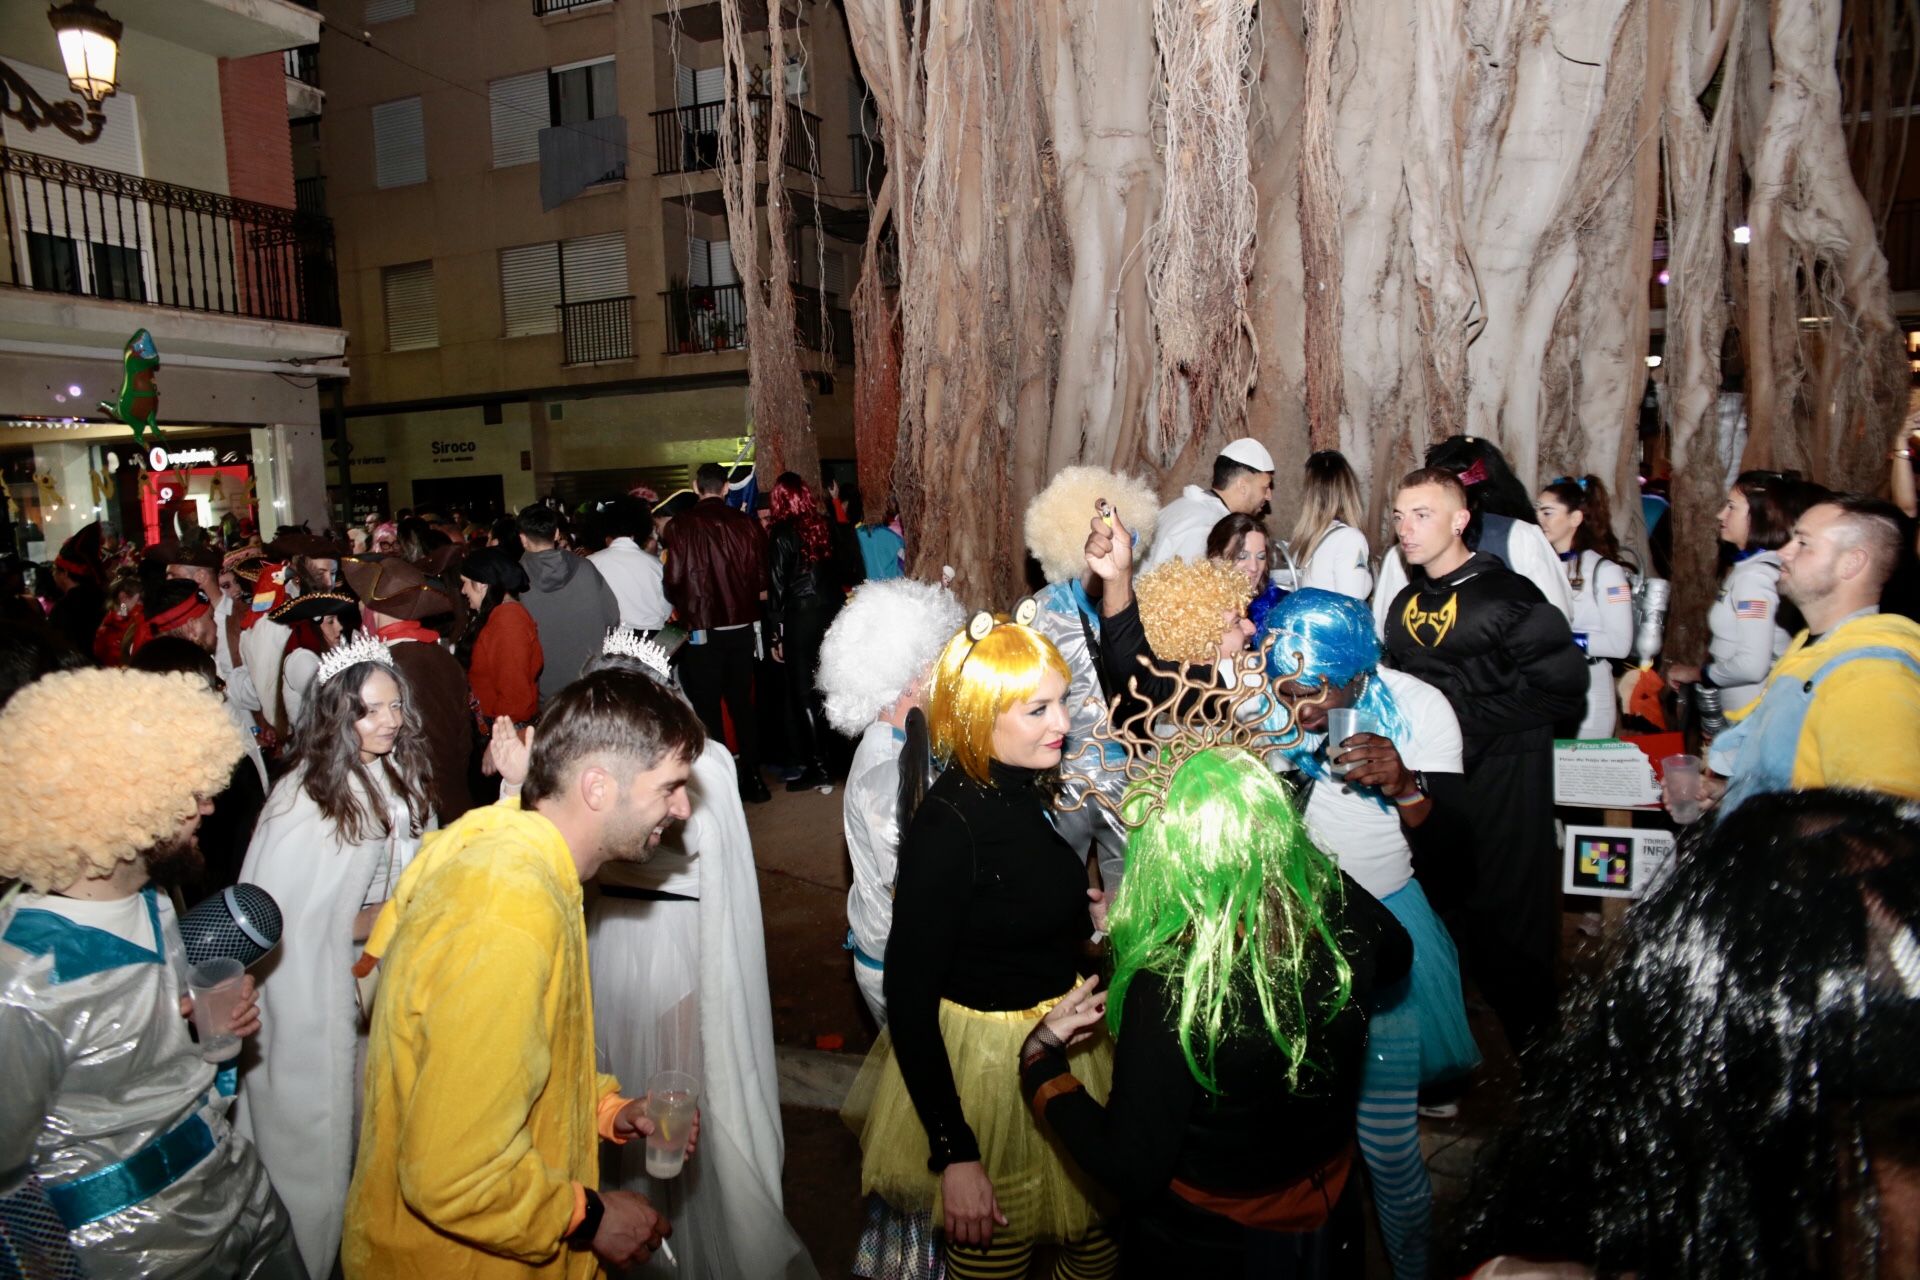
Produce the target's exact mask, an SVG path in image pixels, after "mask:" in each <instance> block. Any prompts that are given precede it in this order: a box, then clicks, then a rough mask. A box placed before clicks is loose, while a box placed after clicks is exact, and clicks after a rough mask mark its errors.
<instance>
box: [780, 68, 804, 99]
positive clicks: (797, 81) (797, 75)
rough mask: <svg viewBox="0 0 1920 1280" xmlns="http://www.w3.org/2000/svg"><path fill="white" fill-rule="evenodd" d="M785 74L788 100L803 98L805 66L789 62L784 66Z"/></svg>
mask: <svg viewBox="0 0 1920 1280" xmlns="http://www.w3.org/2000/svg"><path fill="white" fill-rule="evenodd" d="M785 73H786V77H787V96H788V97H789V98H800V97H805V96H806V92H807V64H806V63H804V62H789V63H787V64H786V68H785Z"/></svg>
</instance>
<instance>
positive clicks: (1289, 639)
mask: <svg viewBox="0 0 1920 1280" xmlns="http://www.w3.org/2000/svg"><path fill="white" fill-rule="evenodd" d="M1269 639H1271V640H1272V646H1271V648H1269V649H1268V650H1267V674H1268V675H1269V676H1271V677H1272V678H1273V679H1275V680H1281V679H1289V678H1290V679H1292V680H1294V681H1296V682H1298V683H1299V684H1302V685H1304V686H1306V687H1307V688H1309V689H1319V688H1323V687H1325V686H1328V685H1332V686H1335V687H1339V686H1343V685H1347V684H1351V683H1352V682H1353V681H1354V679H1355V678H1356V677H1358V676H1362V675H1372V674H1373V673H1374V671H1375V669H1376V668H1377V667H1378V666H1379V664H1380V638H1379V636H1378V635H1376V634H1375V633H1374V630H1373V613H1372V611H1371V610H1369V609H1368V608H1367V606H1366V603H1365V602H1364V601H1360V600H1355V599H1354V598H1353V597H1352V596H1343V595H1341V594H1340V593H1339V592H1336V591H1322V590H1320V589H1319V588H1317V587H1306V588H1304V589H1302V590H1299V591H1295V592H1293V593H1291V594H1290V595H1288V596H1287V597H1286V598H1285V599H1284V600H1281V601H1280V602H1279V603H1278V604H1276V605H1274V607H1273V609H1272V611H1271V612H1269V613H1268V614H1267V616H1266V620H1265V621H1264V622H1262V623H1261V626H1260V634H1259V637H1258V643H1260V644H1266V643H1267V641H1268V640H1269ZM1296 666H1298V667H1299V668H1300V672H1299V674H1298V675H1295V674H1294V668H1295V667H1296ZM1353 708H1354V710H1356V711H1363V712H1365V713H1367V714H1368V715H1371V716H1372V717H1373V718H1374V719H1375V720H1377V721H1379V722H1380V724H1381V726H1382V727H1383V729H1384V730H1385V736H1386V737H1387V738H1389V739H1391V740H1392V742H1393V745H1394V746H1395V747H1397V748H1399V749H1400V750H1401V751H1403V752H1404V751H1405V750H1406V749H1407V743H1408V740H1409V738H1410V736H1411V731H1410V730H1409V728H1408V725H1407V718H1406V716H1405V715H1403V714H1402V713H1401V711H1400V704H1399V703H1397V702H1395V701H1394V699H1393V694H1392V692H1391V691H1390V690H1389V689H1388V688H1387V684H1386V681H1384V680H1380V679H1372V680H1368V681H1367V687H1366V689H1365V691H1363V692H1362V693H1361V695H1360V696H1359V698H1357V699H1355V701H1354V704H1353ZM1283 714H1284V713H1283V712H1282V710H1281V709H1280V708H1277V707H1276V708H1275V710H1274V712H1273V714H1272V717H1271V718H1272V719H1275V720H1278V719H1280V718H1281V716H1282V715H1283ZM1274 727H1278V726H1274ZM1326 745H1327V744H1326V742H1325V735H1324V734H1317V733H1315V734H1306V735H1303V736H1302V737H1301V739H1300V741H1299V742H1298V743H1297V744H1296V745H1295V746H1293V747H1290V748H1288V749H1286V750H1284V751H1282V752H1281V754H1282V755H1284V756H1286V758H1287V759H1288V760H1289V761H1290V762H1291V763H1292V764H1293V767H1294V768H1296V769H1298V770H1300V772H1301V774H1302V775H1303V776H1305V777H1309V778H1315V779H1319V778H1325V777H1327V776H1328V773H1327V764H1326V756H1327V752H1326V751H1325V749H1324V748H1325V747H1326Z"/></svg>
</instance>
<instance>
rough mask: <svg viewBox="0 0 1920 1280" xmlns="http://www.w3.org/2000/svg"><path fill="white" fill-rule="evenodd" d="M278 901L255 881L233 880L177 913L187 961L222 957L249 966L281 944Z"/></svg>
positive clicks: (197, 961) (196, 962) (193, 962)
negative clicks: (247, 882)
mask: <svg viewBox="0 0 1920 1280" xmlns="http://www.w3.org/2000/svg"><path fill="white" fill-rule="evenodd" d="M280 928H281V921H280V905H279V904H278V903H276V902H275V901H274V900H273V895H272V894H270V893H268V892H267V891H266V890H265V889H262V888H261V887H260V886H259V885H257V884H236V885H233V886H230V887H229V888H226V889H222V890H221V891H220V892H219V893H217V894H215V895H214V896H213V897H211V898H208V899H207V900H206V901H205V902H203V903H201V904H200V905H199V906H197V907H195V908H194V909H193V910H191V911H189V912H187V913H186V914H185V915H183V916H181V917H180V941H181V942H182V943H183V944H185V946H186V950H187V963H188V964H199V963H200V962H201V961H202V960H215V959H219V958H221V957H225V958H227V959H232V960H238V961H239V962H240V963H241V964H243V965H248V966H251V965H252V964H253V963H254V962H255V961H257V960H259V959H260V958H261V957H263V956H265V955H266V954H267V953H268V952H270V951H272V950H273V949H274V948H275V947H277V946H279V945H280Z"/></svg>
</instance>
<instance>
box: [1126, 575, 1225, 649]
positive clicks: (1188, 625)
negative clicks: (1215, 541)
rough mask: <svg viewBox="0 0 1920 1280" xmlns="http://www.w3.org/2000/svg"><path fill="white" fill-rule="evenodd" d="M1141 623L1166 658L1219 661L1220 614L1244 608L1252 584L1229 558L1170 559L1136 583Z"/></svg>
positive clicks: (1134, 589)
mask: <svg viewBox="0 0 1920 1280" xmlns="http://www.w3.org/2000/svg"><path fill="white" fill-rule="evenodd" d="M1133 594H1134V596H1135V597H1136V598H1137V599H1138V600H1139V602H1140V626H1141V628H1142V629H1143V630H1144V631H1145V632H1146V633H1147V643H1148V644H1149V645H1151V646H1152V647H1153V652H1154V656H1155V657H1157V658H1159V659H1160V660H1161V661H1162V662H1184V663H1194V662H1214V661H1217V660H1218V659H1219V657H1220V634H1221V632H1223V631H1225V630H1226V624H1225V623H1224V622H1223V621H1222V620H1221V619H1222V617H1223V616H1224V615H1225V614H1226V612H1227V611H1228V610H1232V611H1233V612H1235V613H1241V614H1244V613H1245V612H1246V610H1247V601H1248V600H1250V599H1252V598H1253V587H1252V585H1251V584H1250V583H1248V581H1247V575H1246V574H1244V573H1242V572H1240V570H1238V569H1236V568H1234V567H1233V566H1232V565H1230V564H1228V563H1227V562H1226V561H1224V560H1194V561H1186V560H1177V559H1176V560H1169V561H1167V562H1166V563H1164V564H1162V565H1161V566H1160V567H1159V568H1157V569H1153V570H1151V571H1149V572H1147V573H1144V574H1142V575H1140V578H1139V580H1138V581H1136V582H1135V583H1134V584H1133Z"/></svg>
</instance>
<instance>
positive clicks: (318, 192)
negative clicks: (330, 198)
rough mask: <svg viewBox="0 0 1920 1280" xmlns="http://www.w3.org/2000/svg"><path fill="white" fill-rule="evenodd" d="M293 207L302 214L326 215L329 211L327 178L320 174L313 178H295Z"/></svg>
mask: <svg viewBox="0 0 1920 1280" xmlns="http://www.w3.org/2000/svg"><path fill="white" fill-rule="evenodd" d="M293 207H294V209H296V210H297V211H298V212H300V213H325V212H326V211H327V180H326V178H325V177H324V176H322V175H319V174H315V175H314V176H313V177H311V178H295V179H294V180H293Z"/></svg>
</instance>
